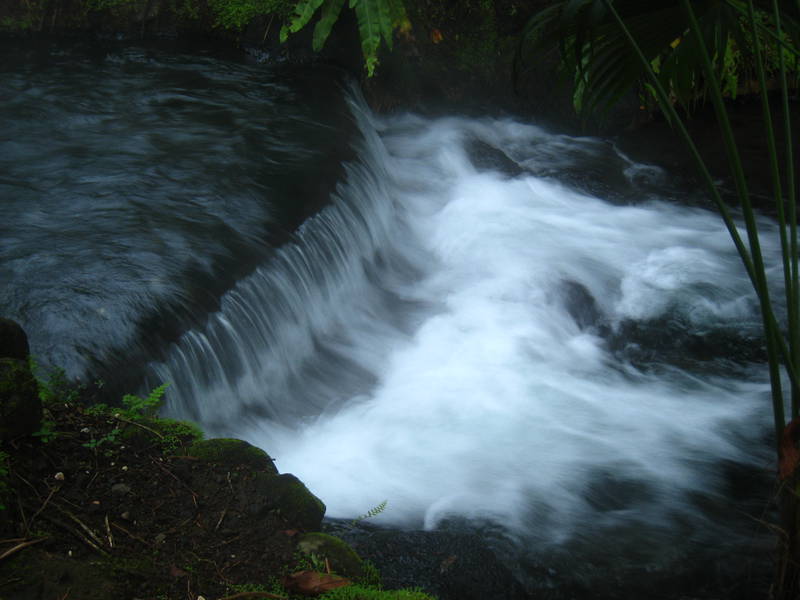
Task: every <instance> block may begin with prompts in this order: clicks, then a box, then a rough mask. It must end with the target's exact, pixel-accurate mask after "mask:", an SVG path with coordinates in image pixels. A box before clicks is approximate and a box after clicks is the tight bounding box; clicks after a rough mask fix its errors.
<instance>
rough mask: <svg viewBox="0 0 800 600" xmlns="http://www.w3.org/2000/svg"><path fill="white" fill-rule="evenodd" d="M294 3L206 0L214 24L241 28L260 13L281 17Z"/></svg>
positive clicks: (289, 10)
mask: <svg viewBox="0 0 800 600" xmlns="http://www.w3.org/2000/svg"><path fill="white" fill-rule="evenodd" d="M294 4H295V3H294V2H292V1H291V0H208V5H209V7H210V8H211V11H212V12H213V13H214V16H215V25H217V26H219V27H224V28H226V29H242V28H244V27H245V26H247V24H248V23H250V22H251V21H252V20H253V19H254V18H256V17H257V16H261V15H277V16H278V17H280V18H281V19H283V18H285V17H287V16H288V15H289V13H290V12H291V11H292V9H293V7H294Z"/></svg>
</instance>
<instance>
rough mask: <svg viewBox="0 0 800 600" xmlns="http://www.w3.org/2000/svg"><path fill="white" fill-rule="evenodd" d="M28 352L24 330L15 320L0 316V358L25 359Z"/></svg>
mask: <svg viewBox="0 0 800 600" xmlns="http://www.w3.org/2000/svg"><path fill="white" fill-rule="evenodd" d="M29 354H30V348H29V347H28V336H27V335H26V334H25V330H24V329H22V327H21V326H20V325H19V323H17V322H16V321H12V320H11V319H4V318H0V358H17V359H19V360H27V358H28V355H29Z"/></svg>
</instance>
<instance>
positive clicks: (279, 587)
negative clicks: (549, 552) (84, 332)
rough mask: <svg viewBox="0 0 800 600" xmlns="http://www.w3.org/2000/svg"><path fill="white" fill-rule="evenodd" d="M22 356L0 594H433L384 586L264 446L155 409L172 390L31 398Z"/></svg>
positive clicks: (0, 532)
mask: <svg viewBox="0 0 800 600" xmlns="http://www.w3.org/2000/svg"><path fill="white" fill-rule="evenodd" d="M7 323H8V322H7V321H6V322H4V332H5V333H8V330H9V328H8V327H6V325H7ZM5 353H6V354H8V353H10V352H8V351H6V352H5ZM18 360H19V359H17V358H14V357H9V358H6V359H3V361H4V362H3V364H2V366H3V370H2V375H3V380H2V386H0V387H2V397H0V408H2V410H3V415H4V416H5V417H7V419H6V422H5V423H4V430H3V437H4V438H5V439H4V441H3V442H2V445H1V446H0V506H2V509H0V598H3V599H14V600H38V599H44V598H80V599H81V600H92V599H97V600H106V599H108V598H140V599H150V598H152V599H166V598H170V599H171V598H191V599H193V600H194V599H197V598H201V597H202V598H207V599H211V598H217V599H219V598H231V597H236V598H240V597H251V598H257V597H265V598H289V597H296V596H298V595H299V596H321V597H323V598H328V597H331V598H365V599H366V598H370V599H373V598H374V599H375V600H378V599H386V600H390V599H393V598H397V599H403V600H427V599H428V598H429V596H427V595H425V594H423V593H421V592H416V591H397V592H380V587H381V581H380V576H379V575H378V573H377V571H376V570H375V568H374V567H373V566H371V565H370V564H369V563H365V562H363V561H362V560H361V559H360V558H359V557H358V556H357V555H356V554H355V553H354V552H353V550H352V549H350V548H349V547H348V546H347V545H346V544H345V543H344V542H343V541H341V540H340V539H339V538H335V537H333V536H331V535H327V534H322V533H320V532H319V530H320V529H321V524H322V518H323V515H324V513H325V505H324V504H323V503H322V501H321V500H319V499H318V498H316V497H315V496H314V495H313V494H312V493H311V492H309V490H308V489H307V488H306V487H305V486H304V485H303V483H302V482H301V481H299V480H298V479H297V478H296V477H294V476H293V475H291V474H287V473H284V474H280V473H278V470H277V469H276V468H275V466H274V464H273V461H272V459H271V458H270V457H269V456H268V455H267V454H266V453H265V452H264V451H263V450H260V449H258V448H255V447H253V446H251V445H250V444H247V443H246V442H243V441H240V440H229V439H212V440H203V439H202V437H203V436H202V433H201V432H200V430H199V429H197V427H195V426H194V425H192V424H190V423H187V422H182V421H173V420H168V419H160V418H156V417H155V416H154V412H155V410H156V409H157V407H158V404H159V401H160V396H161V393H162V392H163V389H160V390H156V391H154V392H153V393H151V394H150V395H149V396H148V397H147V398H137V397H135V396H127V397H126V398H125V399H124V400H123V403H122V405H121V406H118V407H108V406H106V405H104V404H98V403H97V402H96V400H97V399H96V398H95V397H94V392H93V391H91V390H89V389H87V388H86V387H78V388H76V387H73V386H71V385H69V384H67V383H66V382H65V381H64V380H63V378H62V377H60V376H58V375H57V374H56V375H54V376H51V377H49V378H47V379H45V380H39V382H38V397H35V398H34V397H30V396H28V397H25V395H26V394H29V392H30V389H29V387H30V386H20V385H17V383H18V381H17V379H25V378H26V376H25V375H24V371H25V367H24V365H23V364H22V363H20V362H15V361H18ZM11 374H14V375H13V377H14V379H13V382H12V381H11V379H10V377H11ZM12 384H13V387H12ZM95 392H96V390H95ZM37 400H38V401H41V403H42V405H43V406H42V408H41V413H40V415H41V416H40V420H39V422H38V423H35V422H34V421H33V420H32V419H31V418H28V417H29V416H30V415H31V414H35V413H36V412H38V411H37V407H36V405H37V404H38V402H37ZM14 403H16V404H14ZM20 403H24V406H23V407H22V408H20V406H19V404H20ZM9 407H13V410H11V409H10V408H9ZM24 415H27V417H26V416H24ZM14 427H17V428H18V429H16V430H14V429H13V428H14ZM26 428H27V431H31V430H34V429H35V430H34V431H32V433H31V434H26V431H25V429H26ZM345 587H347V588H348V592H346V595H344V596H343V595H342V592H341V591H340V592H338V593H337V594H334V595H332V596H331V595H326V592H330V591H332V590H334V589H340V588H345ZM257 591H264V592H268V593H266V594H264V595H263V596H262V595H258V594H256V593H255V592H257Z"/></svg>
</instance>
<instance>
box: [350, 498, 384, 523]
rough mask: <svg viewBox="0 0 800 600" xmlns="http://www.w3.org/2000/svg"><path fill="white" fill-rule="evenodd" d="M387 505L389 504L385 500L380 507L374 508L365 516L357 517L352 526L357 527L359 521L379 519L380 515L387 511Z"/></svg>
mask: <svg viewBox="0 0 800 600" xmlns="http://www.w3.org/2000/svg"><path fill="white" fill-rule="evenodd" d="M387 503H388V500H384V501H383V502H381V503H380V504H378V506H374V507H372V508H371V509H369V510H368V511H367V512H366V513H365V514H363V515H361V516H360V517H356V518H355V519H353V521H352V523H351V525H355V524H356V523H358V522H359V521H363V520H364V519H371V518H372V517H377V516H378V515H379V514H381V513H382V512H383V511H384V510H385V509H386V504H387Z"/></svg>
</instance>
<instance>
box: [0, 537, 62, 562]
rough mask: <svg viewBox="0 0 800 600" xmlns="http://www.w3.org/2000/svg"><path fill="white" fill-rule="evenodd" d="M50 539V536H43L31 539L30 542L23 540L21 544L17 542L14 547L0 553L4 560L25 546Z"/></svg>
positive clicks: (0, 558)
mask: <svg viewBox="0 0 800 600" xmlns="http://www.w3.org/2000/svg"><path fill="white" fill-rule="evenodd" d="M49 539H50V538H49V537H43V538H39V539H38V540H30V541H28V542H22V543H21V544H17V545H16V546H14V547H13V548H9V549H8V550H6V551H5V552H3V553H2V554H0V560H3V559H4V558H6V557H8V556H11V555H12V554H14V553H15V552H19V551H20V550H22V549H23V548H27V547H28V546H33V545H34V544H38V543H39V542H43V541H45V540H49Z"/></svg>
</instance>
